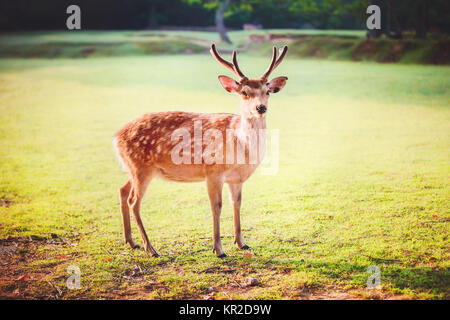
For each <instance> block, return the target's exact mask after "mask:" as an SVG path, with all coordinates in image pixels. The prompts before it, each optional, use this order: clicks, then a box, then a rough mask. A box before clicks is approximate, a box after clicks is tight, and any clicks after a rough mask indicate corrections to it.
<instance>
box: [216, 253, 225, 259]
mask: <svg viewBox="0 0 450 320" xmlns="http://www.w3.org/2000/svg"><path fill="white" fill-rule="evenodd" d="M226 256H227V255H226V254H225V253H222V254H221V255H220V256H217V258H225V257H226Z"/></svg>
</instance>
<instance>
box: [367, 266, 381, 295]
mask: <svg viewBox="0 0 450 320" xmlns="http://www.w3.org/2000/svg"><path fill="white" fill-rule="evenodd" d="M367 273H369V274H370V276H369V277H368V278H367V289H379V288H381V270H380V268H379V267H378V266H369V267H368V268H367Z"/></svg>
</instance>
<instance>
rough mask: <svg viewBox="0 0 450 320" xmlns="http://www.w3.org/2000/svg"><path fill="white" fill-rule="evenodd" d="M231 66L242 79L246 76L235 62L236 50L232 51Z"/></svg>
mask: <svg viewBox="0 0 450 320" xmlns="http://www.w3.org/2000/svg"><path fill="white" fill-rule="evenodd" d="M233 66H234V71H235V72H236V73H237V75H238V76H239V77H240V78H241V79H243V78H247V77H246V76H245V75H244V74H243V73H242V71H241V69H239V65H238V62H237V57H236V50H234V51H233Z"/></svg>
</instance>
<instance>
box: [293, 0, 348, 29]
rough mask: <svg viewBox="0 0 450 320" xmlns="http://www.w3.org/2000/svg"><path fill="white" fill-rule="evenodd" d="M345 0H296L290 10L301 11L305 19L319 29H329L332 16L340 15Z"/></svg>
mask: <svg viewBox="0 0 450 320" xmlns="http://www.w3.org/2000/svg"><path fill="white" fill-rule="evenodd" d="M345 2H348V1H345V0H294V1H292V2H291V3H292V5H291V7H290V10H291V11H293V12H296V13H299V14H300V15H301V16H302V17H303V18H304V19H305V20H307V21H308V22H309V23H310V24H312V25H313V26H314V27H316V28H318V29H327V28H328V27H329V21H330V18H332V17H334V18H335V19H336V17H339V16H340V15H341V14H342V12H343V11H342V10H343V8H344V5H345Z"/></svg>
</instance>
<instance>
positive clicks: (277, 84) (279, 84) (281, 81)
mask: <svg viewBox="0 0 450 320" xmlns="http://www.w3.org/2000/svg"><path fill="white" fill-rule="evenodd" d="M287 79H288V78H287V77H278V78H275V79H272V80H271V81H270V82H269V90H270V92H272V93H277V92H278V91H280V90H281V89H283V87H284V85H285V84H286V81H287Z"/></svg>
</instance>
